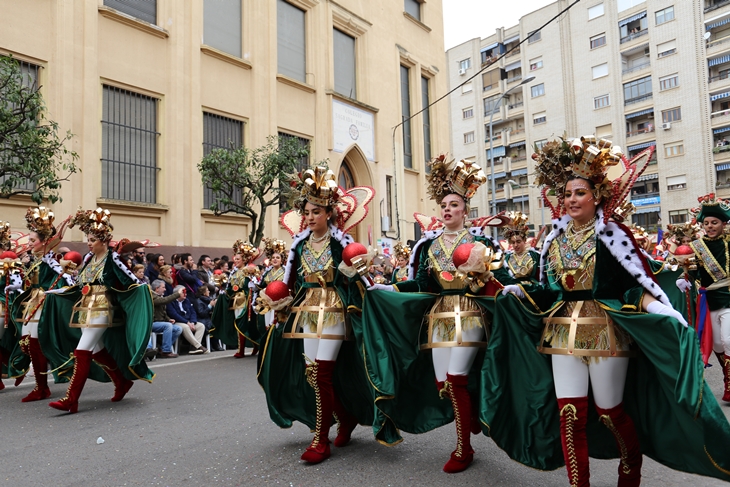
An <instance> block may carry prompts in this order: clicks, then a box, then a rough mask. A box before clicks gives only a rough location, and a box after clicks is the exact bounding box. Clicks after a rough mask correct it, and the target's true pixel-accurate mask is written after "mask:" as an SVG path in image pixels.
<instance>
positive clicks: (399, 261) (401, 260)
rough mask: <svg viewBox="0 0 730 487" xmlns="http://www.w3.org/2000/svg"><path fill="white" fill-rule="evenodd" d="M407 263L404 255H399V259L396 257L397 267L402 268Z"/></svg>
mask: <svg viewBox="0 0 730 487" xmlns="http://www.w3.org/2000/svg"><path fill="white" fill-rule="evenodd" d="M407 265H408V261H407V260H406V259H405V257H401V258H400V259H398V267H401V268H403V267H405V266H407Z"/></svg>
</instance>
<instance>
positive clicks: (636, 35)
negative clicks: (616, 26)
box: [621, 29, 649, 44]
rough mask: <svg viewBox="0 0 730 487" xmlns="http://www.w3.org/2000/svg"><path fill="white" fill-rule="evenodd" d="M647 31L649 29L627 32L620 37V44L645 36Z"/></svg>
mask: <svg viewBox="0 0 730 487" xmlns="http://www.w3.org/2000/svg"><path fill="white" fill-rule="evenodd" d="M648 33H649V29H644V30H640V31H639V32H634V33H633V34H629V35H627V36H626V37H622V38H621V44H626V43H627V42H630V41H633V40H634V39H638V38H639V37H641V36H645V35H646V34H648Z"/></svg>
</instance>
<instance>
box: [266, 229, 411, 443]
mask: <svg viewBox="0 0 730 487" xmlns="http://www.w3.org/2000/svg"><path fill="white" fill-rule="evenodd" d="M309 233H310V230H308V229H307V230H305V231H304V232H302V233H300V234H299V235H297V236H296V237H295V239H294V243H293V244H292V248H291V251H290V252H289V258H288V260H287V264H286V274H285V277H284V282H287V283H288V284H289V286H290V288H293V289H294V290H295V291H296V297H295V299H294V303H293V304H294V305H297V304H298V303H300V302H301V301H302V300H303V299H304V297H305V294H306V289H307V285H308V283H305V282H304V280H303V278H302V276H301V275H300V273H299V269H300V268H301V263H300V258H301V255H302V248H303V246H304V244H305V243H306V239H307V237H308V236H309ZM330 234H331V237H332V238H331V239H330V246H331V251H332V260H333V265H334V269H335V278H334V287H335V290H336V291H337V294H338V295H339V297H340V300H341V301H342V303H343V305H344V306H346V307H347V309H348V313H347V317H346V319H349V320H350V322H351V324H352V327H353V329H355V328H357V327H358V325H357V323H359V317H358V316H357V313H358V311H359V309H360V306H361V304H362V294H363V293H362V292H361V290H360V287H359V285H358V281H357V279H356V278H355V279H354V280H353V281H352V282H350V281H349V280H348V278H347V277H346V276H344V275H343V274H341V273H340V271H339V270H338V269H337V267H338V266H339V264H340V262H341V261H342V249H343V247H344V246H346V245H348V244H349V243H352V241H353V240H352V237H350V236H349V235H346V234H343V233H342V231H341V230H339V229H337V228H336V227H334V226H330ZM294 319H295V314H291V315H290V316H289V320H288V322H287V323H286V325H284V324H280V325H279V326H278V327H276V326H272V327H270V328H269V331H268V333H267V335H266V338H265V340H264V341H263V343H262V347H263V349H262V351H261V354H262V358H261V363H260V367H259V372H258V381H259V384H260V385H261V387H262V388H263V389H264V392H265V393H266V404H267V406H268V409H269V416H270V417H271V420H272V421H273V422H274V423H275V424H277V425H278V426H280V427H282V428H289V427H291V425H292V423H293V422H294V421H299V422H301V423H304V424H305V425H307V426H308V427H309V428H311V429H314V427H315V419H316V409H315V397H314V390H313V389H312V387H311V386H310V385H309V384H308V383H307V380H306V377H305V373H304V372H305V360H304V344H303V341H302V340H301V339H287V338H283V336H282V335H283V333H284V330H288V329H289V327H291V324H292V321H293V320H294ZM360 347H361V343H360V341H359V339H358V335H357V332H355V340H354V341H345V342H343V343H342V348H340V353H339V355H338V356H337V365H336V367H335V370H334V375H333V385H334V390H335V393H336V394H337V397H338V398H339V399H340V401H341V402H342V404H343V405H344V407H345V408H346V409H347V410H348V411H349V412H350V413H352V414H353V415H354V416H355V417H356V418H357V420H358V423H359V424H362V425H367V426H370V425H372V424H373V406H372V404H373V401H374V400H375V397H374V396H373V389H372V387H371V386H370V383H369V382H368V378H367V375H366V373H365V368H364V364H363V360H362V356H361V354H360V349H361V348H360ZM386 423H387V424H386V425H384V426H383V427H382V428H380V430H381V431H380V432H379V433H378V435H376V439H378V441H380V442H382V443H385V444H393V443H396V442H398V441H399V440H400V436H399V435H398V432H397V430H396V429H395V427H394V425H393V424H392V423H391V422H388V421H386Z"/></svg>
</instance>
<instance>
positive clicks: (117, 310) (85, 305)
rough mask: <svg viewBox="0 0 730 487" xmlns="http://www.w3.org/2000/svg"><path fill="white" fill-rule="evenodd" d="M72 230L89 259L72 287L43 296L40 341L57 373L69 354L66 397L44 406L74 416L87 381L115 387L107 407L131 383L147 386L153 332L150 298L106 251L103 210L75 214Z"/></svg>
mask: <svg viewBox="0 0 730 487" xmlns="http://www.w3.org/2000/svg"><path fill="white" fill-rule="evenodd" d="M71 226H78V227H79V229H80V230H81V231H82V232H84V233H85V234H86V238H87V241H88V246H89V254H88V255H86V258H85V259H84V263H83V266H82V267H81V269H80V271H79V274H78V278H77V282H76V285H75V286H73V287H72V288H70V289H67V290H63V291H61V292H58V293H48V294H47V298H46V305H45V309H44V312H43V315H42V316H41V323H42V324H43V325H44V331H43V332H42V333H41V335H40V337H39V338H40V340H41V342H42V343H43V345H44V350H46V351H47V355H48V358H49V361H50V362H51V365H52V366H54V367H56V368H57V369H58V370H61V369H64V368H65V367H67V366H68V364H69V362H70V361H71V360H69V359H68V356H69V352H70V349H71V348H72V347H73V348H74V350H73V355H72V359H73V374H72V375H71V381H70V384H69V386H68V390H67V392H66V395H65V396H64V397H63V398H62V399H60V400H59V401H53V402H51V403H49V406H51V407H52V408H55V409H58V410H61V411H68V412H70V413H75V412H77V411H78V405H79V397H80V396H81V392H82V391H83V388H84V385H85V384H86V380H87V378H89V377H91V378H93V379H95V380H104V381H106V380H111V381H112V382H114V396H113V397H112V402H117V401H121V400H122V399H123V398H124V396H125V395H126V394H127V392H128V391H129V389H130V388H131V387H132V384H133V382H132V380H130V379H134V378H138V379H144V380H147V381H150V382H151V380H152V373H151V372H150V371H149V369H147V366H146V365H145V362H144V352H145V350H146V347H147V342H148V341H149V336H150V333H151V330H152V298H151V294H150V290H149V287H148V286H147V285H142V284H140V282H139V280H138V279H137V278H136V277H135V276H134V274H132V272H131V271H130V270H129V269H128V268H127V266H126V265H124V264H123V263H122V262H121V260H120V259H119V255H118V254H117V252H115V251H114V250H112V249H111V248H110V247H109V245H110V241H111V239H112V231H113V229H114V228H113V227H112V225H111V222H110V214H109V211H108V210H103V209H101V208H97V209H96V210H87V211H82V210H79V211H78V212H77V213H76V215H75V216H74V218H73V220H71ZM74 345H75V347H74ZM92 362H93V363H94V364H95V366H93V367H92ZM118 364H121V365H122V366H124V370H123V369H121V368H120V367H119V365H118Z"/></svg>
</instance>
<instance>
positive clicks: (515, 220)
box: [501, 211, 530, 240]
mask: <svg viewBox="0 0 730 487" xmlns="http://www.w3.org/2000/svg"><path fill="white" fill-rule="evenodd" d="M506 216H507V217H508V218H509V219H510V222H509V223H508V224H506V225H505V226H503V227H502V230H501V231H502V235H503V236H504V238H506V239H507V240H509V239H511V238H512V237H514V236H515V235H519V236H520V237H522V239H523V240H527V234H528V233H529V232H530V227H528V226H527V222H528V219H527V215H525V214H524V213H522V212H521V211H510V212H507V215H506Z"/></svg>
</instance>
